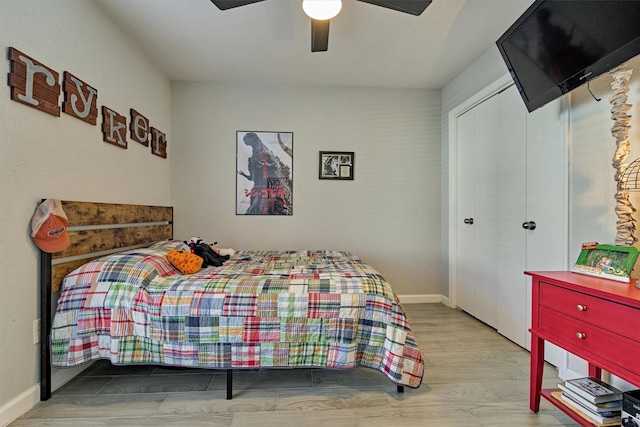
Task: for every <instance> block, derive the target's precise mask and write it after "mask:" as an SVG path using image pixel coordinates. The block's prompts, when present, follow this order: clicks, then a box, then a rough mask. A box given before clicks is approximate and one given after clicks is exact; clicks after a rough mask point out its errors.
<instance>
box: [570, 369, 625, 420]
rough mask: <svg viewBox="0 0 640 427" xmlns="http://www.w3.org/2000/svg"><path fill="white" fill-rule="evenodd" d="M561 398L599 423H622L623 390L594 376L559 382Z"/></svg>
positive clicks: (576, 410) (583, 414) (589, 418)
mask: <svg viewBox="0 0 640 427" xmlns="http://www.w3.org/2000/svg"><path fill="white" fill-rule="evenodd" d="M558 387H559V388H560V390H562V392H561V393H560V399H561V400H562V401H563V403H565V404H566V405H567V406H569V407H570V408H571V409H573V410H574V412H576V413H578V414H580V415H581V416H582V417H583V418H585V419H587V421H589V422H591V423H593V424H595V425H597V426H606V425H620V420H621V411H622V391H621V390H618V389H617V388H615V387H613V386H611V385H609V384H607V383H605V382H604V381H602V380H600V379H598V378H594V377H585V378H576V379H573V380H567V381H565V382H564V384H558Z"/></svg>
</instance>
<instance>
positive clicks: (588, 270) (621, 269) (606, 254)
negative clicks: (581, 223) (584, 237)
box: [572, 242, 638, 282]
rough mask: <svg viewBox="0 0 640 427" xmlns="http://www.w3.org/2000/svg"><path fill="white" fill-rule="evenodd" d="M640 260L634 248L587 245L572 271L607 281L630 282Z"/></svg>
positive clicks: (596, 244) (584, 246) (594, 243)
mask: <svg viewBox="0 0 640 427" xmlns="http://www.w3.org/2000/svg"><path fill="white" fill-rule="evenodd" d="M637 259H638V249H637V248H635V247H634V246H615V245H600V244H598V243H596V242H592V243H585V244H583V245H582V251H581V252H580V255H579V256H578V260H577V261H576V263H575V264H574V266H573V269H572V271H575V272H576V273H582V274H588V275H590V276H599V277H602V278H605V279H612V280H617V281H620V282H629V281H630V279H629V278H630V276H631V271H632V270H633V266H634V265H635V263H636V260H637Z"/></svg>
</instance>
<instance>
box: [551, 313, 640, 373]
mask: <svg viewBox="0 0 640 427" xmlns="http://www.w3.org/2000/svg"><path fill="white" fill-rule="evenodd" d="M539 326H540V328H539V329H540V330H541V331H544V332H548V333H551V334H553V335H554V336H556V337H557V338H558V339H560V340H563V341H565V342H567V343H570V344H571V345H573V346H576V347H577V348H578V349H579V350H580V352H583V353H585V352H586V353H590V354H592V355H594V356H599V357H602V358H605V359H608V360H609V361H611V362H612V363H615V364H616V365H619V366H620V367H622V368H625V369H626V368H628V367H632V366H637V363H638V360H640V346H638V343H637V342H634V341H633V340H630V339H628V338H625V337H622V336H620V335H617V334H614V333H611V332H610V331H606V330H603V329H601V328H598V327H595V326H593V325H591V324H589V323H585V322H581V321H579V320H576V319H575V318H573V317H569V316H565V315H563V314H560V313H558V312H556V311H554V310H550V309H548V308H545V307H541V308H540V325H539ZM578 354H580V353H578Z"/></svg>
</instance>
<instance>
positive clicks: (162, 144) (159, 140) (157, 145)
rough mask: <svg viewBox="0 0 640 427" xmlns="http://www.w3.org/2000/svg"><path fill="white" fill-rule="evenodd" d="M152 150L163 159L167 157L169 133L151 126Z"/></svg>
mask: <svg viewBox="0 0 640 427" xmlns="http://www.w3.org/2000/svg"><path fill="white" fill-rule="evenodd" d="M151 152H152V153H153V154H155V155H156V156H160V157H162V158H163V159H166V158H167V135H165V134H164V133H162V132H160V131H159V130H158V129H156V128H154V127H152V128H151Z"/></svg>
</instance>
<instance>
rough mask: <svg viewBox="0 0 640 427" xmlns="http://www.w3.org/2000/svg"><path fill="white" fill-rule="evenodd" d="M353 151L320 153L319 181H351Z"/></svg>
mask: <svg viewBox="0 0 640 427" xmlns="http://www.w3.org/2000/svg"><path fill="white" fill-rule="evenodd" d="M355 160H356V154H355V153H354V152H353V151H320V164H319V166H318V170H319V179H348V180H353V166H354V163H355Z"/></svg>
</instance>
